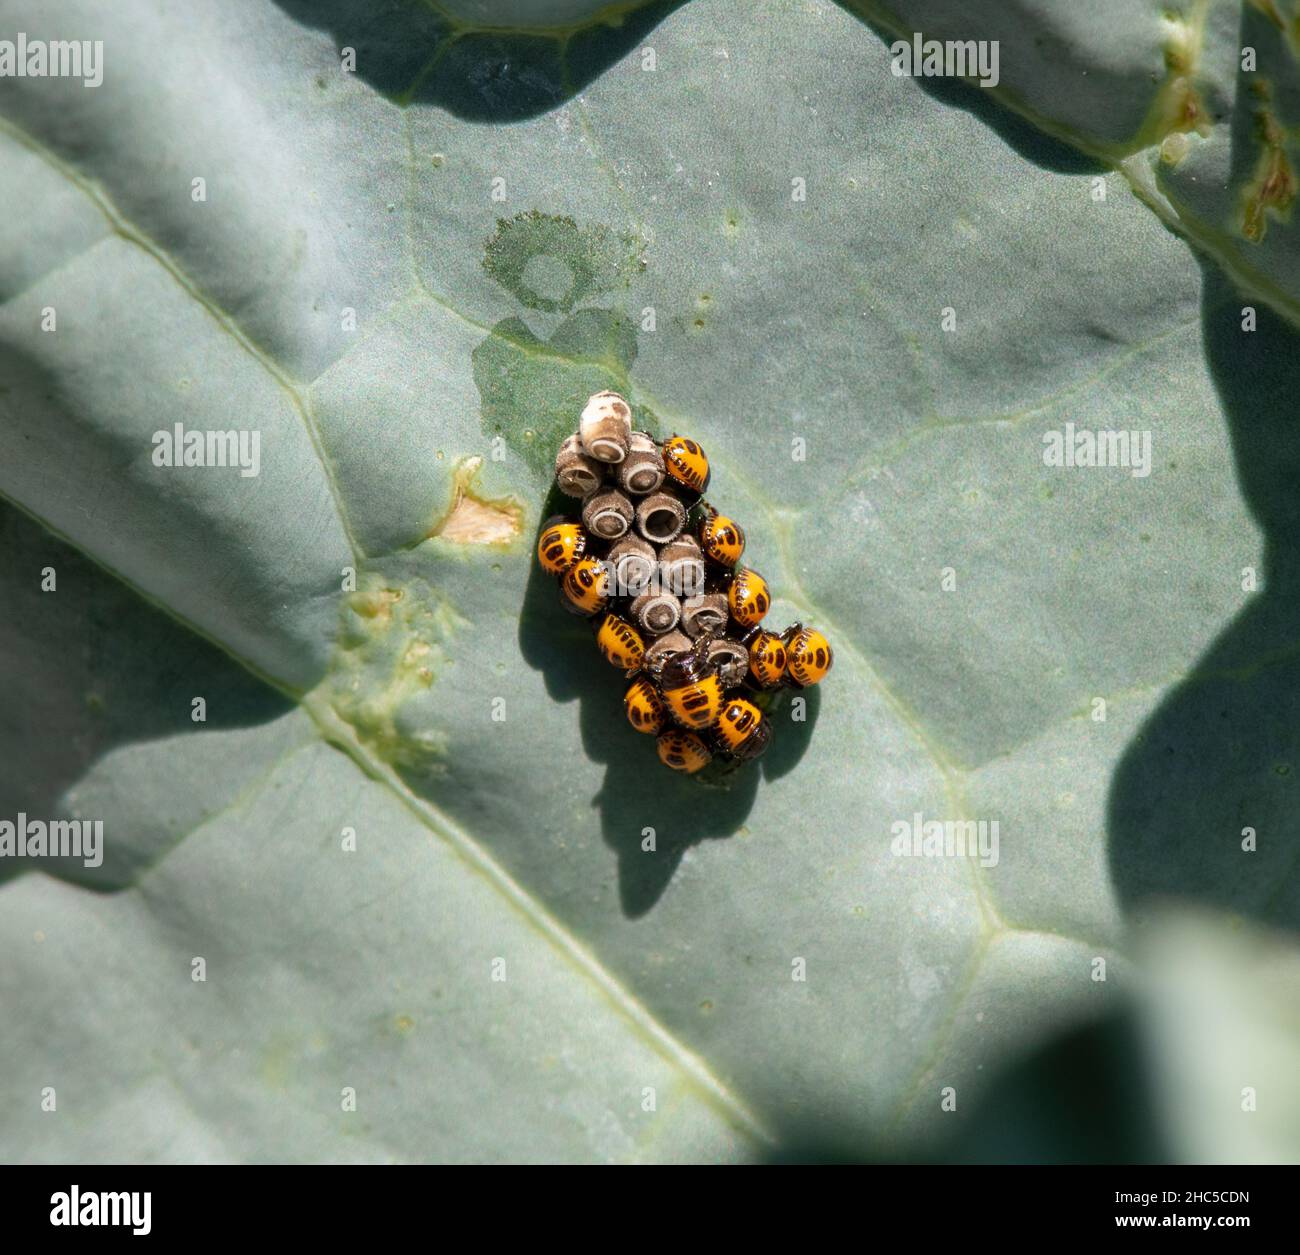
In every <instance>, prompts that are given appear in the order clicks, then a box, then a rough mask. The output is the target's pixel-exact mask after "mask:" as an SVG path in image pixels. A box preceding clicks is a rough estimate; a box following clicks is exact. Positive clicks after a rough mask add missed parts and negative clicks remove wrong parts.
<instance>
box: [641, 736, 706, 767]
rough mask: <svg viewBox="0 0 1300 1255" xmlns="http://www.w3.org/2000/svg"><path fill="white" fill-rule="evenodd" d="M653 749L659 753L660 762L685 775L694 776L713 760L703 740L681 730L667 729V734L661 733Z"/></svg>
mask: <svg viewBox="0 0 1300 1255" xmlns="http://www.w3.org/2000/svg"><path fill="white" fill-rule="evenodd" d="M655 748H656V749H658V751H659V761H660V762H662V763H663V764H664V765H665V766H667V767H671V768H672V769H673V770H674V771H684V772H686V774H687V775H694V774H695V772H697V771H699V770H700V769H701V768H702V767H707V766H708V765H709V762H710V761H711V759H712V758H713V755H712V754H711V753H710V752H709V747H708V746H707V745H705V744H704V741H703V739H702V738H701V737H700V736H698V735H697V734H696V733H694V732H687V731H686V730H685V729H683V728H669V729H668V731H667V732H661V733H660V734H659V739H658V741H657V742H656V746H655Z"/></svg>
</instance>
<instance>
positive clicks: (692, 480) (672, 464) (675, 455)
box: [664, 436, 709, 494]
mask: <svg viewBox="0 0 1300 1255" xmlns="http://www.w3.org/2000/svg"><path fill="white" fill-rule="evenodd" d="M664 470H666V471H667V472H668V474H669V475H670V476H671V477H672V478H673V479H675V480H676V481H677V482H678V483H679V484H681V485H683V487H686V488H689V489H690V490H691V492H693V493H697V494H698V493H701V492H703V491H704V490H705V489H706V488H707V487H708V486H709V459H708V458H707V457H705V456H704V450H703V449H701V448H700V446H699V445H698V444H696V443H695V441H694V440H691V439H689V438H688V437H686V436H669V437H668V439H667V440H665V441H664Z"/></svg>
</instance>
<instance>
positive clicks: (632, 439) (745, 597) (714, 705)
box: [537, 392, 832, 774]
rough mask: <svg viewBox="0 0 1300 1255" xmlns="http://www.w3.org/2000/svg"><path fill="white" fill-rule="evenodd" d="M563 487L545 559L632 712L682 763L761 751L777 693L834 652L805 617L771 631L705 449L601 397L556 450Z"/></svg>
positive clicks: (696, 766)
mask: <svg viewBox="0 0 1300 1255" xmlns="http://www.w3.org/2000/svg"><path fill="white" fill-rule="evenodd" d="M555 482H556V486H557V487H558V489H559V491H560V492H561V493H562V494H563V495H564V496H565V497H568V498H571V499H572V502H573V505H572V508H571V509H570V510H569V511H568V512H567V513H566V514H562V515H556V516H554V517H553V518H550V519H548V520H547V521H546V523H545V524H544V525H543V526H542V530H541V535H540V537H539V538H538V542H537V560H538V562H539V563H541V566H542V568H543V569H544V570H545V571H547V572H548V573H550V574H551V575H554V576H555V577H557V579H558V580H559V586H560V598H561V601H562V602H563V603H564V605H565V607H566V608H567V609H568V610H570V611H571V612H572V613H574V614H576V615H581V616H582V617H584V618H586V619H589V620H590V621H591V623H592V625H593V629H594V633H595V639H596V647H597V649H599V650H600V652H601V654H602V655H603V656H604V657H605V659H606V660H607V661H608V662H610V663H611V664H612V665H613V666H615V667H617V668H618V669H619V670H621V671H622V672H624V673H625V675H626V676H627V679H628V683H627V688H626V690H625V692H624V695H623V707H624V710H625V711H626V713H627V718H628V721H629V722H630V723H631V725H632V726H633V727H634V728H635V729H636V730H637V731H638V732H643V733H646V734H647V735H649V736H653V737H655V739H656V745H657V748H658V751H659V758H660V760H661V761H662V762H663V763H664V764H665V765H667V766H669V767H671V768H673V769H674V770H675V771H682V772H687V773H691V774H693V773H694V772H697V771H700V770H701V769H702V768H704V767H706V766H708V765H709V763H710V762H712V761H714V760H715V759H720V760H722V761H723V762H725V763H728V764H736V763H742V762H746V761H748V760H750V759H754V758H757V757H758V756H759V755H760V754H762V753H763V751H764V750H766V749H767V747H768V745H769V744H770V743H771V740H772V723H771V719H770V717H769V714H768V713H767V707H768V705H769V702H770V698H771V696H772V694H773V692H774V691H775V690H778V689H781V688H787V687H788V688H807V687H808V686H809V685H813V684H817V683H818V682H820V681H821V680H822V679H823V678H824V677H825V675H826V673H827V672H828V671H829V670H830V668H831V661H832V655H831V647H830V643H829V642H828V641H827V640H826V638H825V637H824V636H823V635H822V634H821V633H820V632H818V631H815V630H814V629H812V628H806V627H803V626H802V625H800V624H798V623H796V624H794V625H793V626H792V627H789V628H787V629H786V630H785V631H784V632H780V633H777V632H774V631H772V630H770V629H768V628H765V627H764V626H763V618H764V616H765V615H766V614H767V612H768V609H769V608H770V606H771V601H772V597H771V593H770V592H769V590H768V586H767V581H766V580H764V579H763V577H762V576H761V575H759V573H758V572H757V571H754V570H752V569H750V568H749V567H746V566H743V565H741V558H742V557H743V555H744V552H745V533H744V531H743V529H742V528H741V526H740V524H739V523H737V522H736V521H735V520H734V519H731V518H728V517H727V516H726V515H724V514H721V513H719V512H718V511H717V510H716V509H715V508H714V507H713V506H712V505H710V504H709V503H708V502H707V501H706V500H705V499H704V493H705V491H706V490H707V488H708V486H709V461H708V458H707V457H706V456H705V453H704V450H703V449H702V448H701V447H700V446H699V444H697V443H696V442H695V441H694V440H691V439H690V438H688V437H686V436H678V435H673V436H669V437H668V439H667V440H665V441H663V442H662V443H660V442H658V441H656V440H654V439H653V438H652V437H651V436H649V435H647V434H646V433H645V432H642V431H634V430H633V429H632V410H631V407H630V406H629V405H628V403H627V401H626V400H625V399H624V398H623V397H621V396H619V394H618V393H617V392H598V393H596V394H595V395H594V396H592V397H591V398H590V399H589V400H588V401H587V404H586V406H585V407H584V408H583V411H582V416H581V419H580V421H579V426H578V430H577V431H576V432H575V433H574V434H573V435H572V436H569V437H568V438H567V439H566V440H565V441H564V442H563V444H561V446H560V449H559V452H558V453H557V454H556V458H555Z"/></svg>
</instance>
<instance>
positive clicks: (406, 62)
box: [276, 0, 683, 122]
mask: <svg viewBox="0 0 1300 1255" xmlns="http://www.w3.org/2000/svg"><path fill="white" fill-rule="evenodd" d="M276 2H277V3H278V4H279V6H280V7H281V8H282V9H283V10H284V11H285V12H286V13H287V14H289V16H290V17H292V18H293V19H294V20H295V21H297V22H300V23H301V24H302V25H304V26H311V27H315V28H317V29H319V30H326V31H328V32H329V33H330V35H331V36H333V38H334V42H335V43H336V44H337V46H338V48H339V55H340V62H342V59H343V56H344V51H345V50H346V49H352V50H353V51H354V53H355V72H356V73H357V75H358V76H359V77H360V78H361V79H362V80H363V81H364V82H367V83H369V84H370V85H371V86H372V87H374V88H375V89H376V90H378V91H381V92H383V93H384V94H385V95H386V96H389V97H392V98H393V99H394V100H397V101H399V102H401V103H415V104H432V105H438V106H439V107H440V108H443V109H446V110H448V111H449V112H451V113H454V114H456V115H457V116H458V117H461V118H465V119H466V120H468V121H471V122H515V121H519V120H521V119H524V118H531V117H536V116H537V115H538V114H542V113H546V112H547V111H548V110H551V109H554V108H556V107H558V106H559V105H562V104H564V103H565V101H567V100H570V99H571V98H572V97H573V96H575V95H576V94H577V93H578V92H580V91H581V90H582V89H583V88H584V87H586V86H587V84H589V83H590V82H591V81H592V80H593V79H595V78H597V77H598V76H599V75H600V74H602V73H604V71H605V70H606V69H608V68H609V66H611V65H612V64H613V63H614V62H615V61H618V60H619V59H620V58H622V57H624V56H626V55H627V53H628V52H629V51H631V50H632V49H633V48H635V47H636V46H637V44H638V43H639V42H640V41H641V39H642V38H643V37H644V36H645V35H646V33H647V32H648V31H650V30H652V29H653V28H654V27H655V26H657V25H658V24H659V23H660V22H661V21H663V19H664V18H665V17H667V16H668V15H669V14H670V13H671V12H672V11H673V10H674V9H676V8H678V7H679V6H680V5H681V4H682V3H683V0H653V2H651V3H645V4H641V5H638V6H633V7H630V8H628V9H625V10H620V11H618V13H617V18H616V19H614V18H612V17H611V16H609V15H608V14H607V13H606V12H605V11H604V10H600V11H598V13H597V15H596V17H594V18H593V19H592V20H591V21H589V22H588V23H586V24H582V25H577V26H567V27H562V28H561V27H557V28H549V29H537V30H529V29H520V28H511V27H509V26H508V25H507V24H506V23H503V24H502V25H501V26H498V27H489V28H483V27H476V26H474V25H472V24H471V23H468V22H465V21H463V20H461V19H458V18H456V17H455V16H454V15H452V14H450V13H448V12H446V11H444V10H443V9H441V8H440V7H439V6H437V5H435V4H431V3H427V2H426V0H276Z"/></svg>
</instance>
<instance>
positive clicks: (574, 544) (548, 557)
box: [537, 514, 587, 575]
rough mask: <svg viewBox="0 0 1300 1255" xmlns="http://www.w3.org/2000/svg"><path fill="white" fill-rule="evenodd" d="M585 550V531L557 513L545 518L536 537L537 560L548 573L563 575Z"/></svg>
mask: <svg viewBox="0 0 1300 1255" xmlns="http://www.w3.org/2000/svg"><path fill="white" fill-rule="evenodd" d="M586 552H587V531H586V529H585V528H584V527H583V526H582V524H581V523H571V522H568V521H567V520H565V519H562V518H561V517H560V516H559V515H558V514H557V515H556V516H555V517H554V518H550V519H547V520H546V526H545V527H544V528H542V534H541V536H539V537H538V538H537V561H538V562H540V563H541V566H542V570H543V571H545V572H546V573H547V574H548V575H563V574H564V573H565V571H567V570H568V569H569V568H570V567H571V566H573V565H574V564H575V563H576V562H577V561H578V559H579V558H581V557H583V556H585V554H586Z"/></svg>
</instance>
